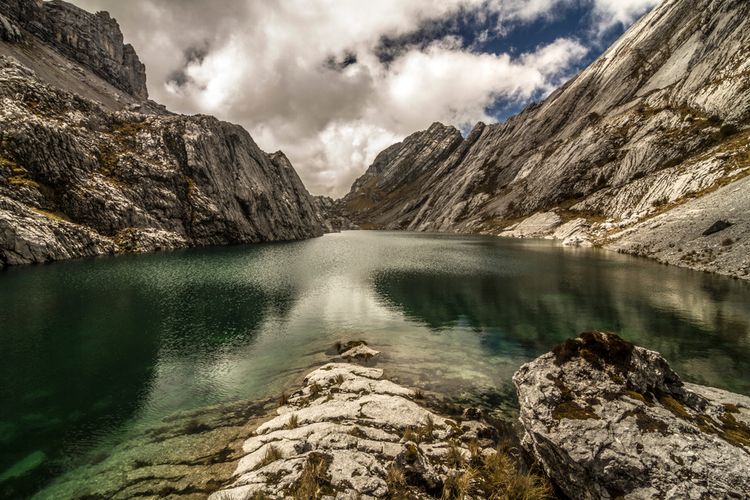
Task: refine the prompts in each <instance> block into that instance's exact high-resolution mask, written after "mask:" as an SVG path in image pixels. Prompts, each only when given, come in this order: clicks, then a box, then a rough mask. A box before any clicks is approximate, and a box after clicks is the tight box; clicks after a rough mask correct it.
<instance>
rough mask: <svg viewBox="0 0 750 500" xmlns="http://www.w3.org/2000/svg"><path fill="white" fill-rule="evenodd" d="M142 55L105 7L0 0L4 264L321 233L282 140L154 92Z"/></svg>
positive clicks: (0, 260)
mask: <svg viewBox="0 0 750 500" xmlns="http://www.w3.org/2000/svg"><path fill="white" fill-rule="evenodd" d="M50 40H53V41H52V42H51V41H50ZM128 47H130V48H128ZM70 51H73V52H76V53H77V57H75V58H71V56H70V55H69V53H70ZM142 69H143V68H142V65H140V60H139V59H138V57H137V54H135V52H134V51H133V50H132V47H131V46H129V45H125V44H124V43H123V38H122V33H121V32H120V29H119V26H118V25H117V22H116V21H114V20H112V19H111V18H110V17H109V15H108V14H106V13H98V14H90V13H87V12H85V11H83V10H81V9H79V8H77V7H75V6H72V5H70V4H67V3H65V2H61V1H59V0H53V1H52V2H44V3H42V2H38V1H36V0H0V101H1V102H2V110H0V125H1V126H0V267H3V266H6V265H16V264H28V263H40V262H48V261H54V260H61V259H69V258H78V257H89V256H96V255H105V254H116V253H124V252H147V251H155V250H167V249H174V248H184V247H192V246H206V245H226V244H236V243H254V242H264V241H287V240H298V239H305V238H312V237H316V236H320V235H322V234H323V233H324V221H323V219H322V218H321V217H322V216H321V212H320V208H319V205H318V203H317V201H316V200H315V199H314V198H313V197H312V196H311V195H310V194H309V192H308V191H307V189H306V188H305V186H304V184H303V183H302V181H301V180H300V178H299V176H298V175H297V172H296V171H295V170H294V168H293V167H292V165H291V163H290V162H289V161H288V159H286V157H285V156H283V154H281V153H277V154H274V155H268V154H266V153H265V152H263V151H262V150H261V149H260V148H259V147H258V146H257V144H255V142H254V141H253V139H252V137H251V136H250V134H249V133H248V132H247V131H246V130H244V129H243V128H242V127H240V126H239V125H233V124H230V123H226V122H222V121H220V120H218V119H216V118H213V117H208V116H202V115H196V116H184V115H178V114H173V113H170V112H168V111H167V110H166V109H165V108H164V107H163V106H160V105H158V104H157V103H154V102H152V101H149V100H147V92H146V90H145V88H146V87H145V71H142Z"/></svg>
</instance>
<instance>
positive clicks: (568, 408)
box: [552, 401, 600, 420]
mask: <svg viewBox="0 0 750 500" xmlns="http://www.w3.org/2000/svg"><path fill="white" fill-rule="evenodd" d="M552 417H553V418H555V419H557V420H562V419H564V418H567V419H569V420H600V417H599V416H598V415H597V414H596V413H595V412H594V410H592V409H591V407H589V406H585V407H584V406H581V405H579V404H578V403H576V402H575V401H563V402H561V403H560V404H558V405H557V406H556V407H555V409H554V410H552Z"/></svg>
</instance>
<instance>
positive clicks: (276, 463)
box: [209, 345, 497, 500]
mask: <svg viewBox="0 0 750 500" xmlns="http://www.w3.org/2000/svg"><path fill="white" fill-rule="evenodd" d="M357 347H365V346H361V345H360V346H356V347H354V349H356V348H357ZM382 376H383V371H382V370H380V369H378V368H372V367H363V366H358V365H353V364H347V363H329V364H327V365H325V366H322V367H320V368H318V369H317V370H315V371H313V372H312V373H310V374H308V375H307V376H306V377H305V380H304V383H303V387H302V388H301V389H300V390H298V391H297V392H296V393H295V394H294V395H292V397H290V398H289V400H288V403H287V404H286V406H284V407H282V408H280V409H279V410H278V416H276V417H275V418H273V419H271V420H269V421H267V422H265V423H264V424H262V425H260V426H259V427H258V428H257V429H256V431H255V433H254V435H253V436H251V437H250V438H249V439H247V440H246V441H245V443H244V444H243V450H244V453H245V456H244V457H243V458H242V459H241V460H240V461H239V464H238V466H237V469H236V470H235V472H234V478H233V481H232V482H231V483H230V484H229V485H228V486H227V487H225V488H224V489H222V490H220V491H218V492H216V493H214V494H213V495H211V496H210V497H209V498H211V499H212V500H218V499H244V498H248V497H252V496H253V495H257V494H262V495H266V496H269V497H271V498H284V497H288V496H289V495H290V494H291V492H294V491H297V490H298V489H299V488H302V487H304V485H305V484H306V483H305V477H307V478H308V479H309V475H310V474H311V471H313V470H315V471H317V472H316V474H317V475H316V476H315V483H316V485H317V487H319V488H321V489H322V491H323V492H324V493H325V494H326V495H329V496H330V497H331V498H333V497H334V496H335V497H336V498H391V497H393V495H394V494H397V493H399V488H404V489H409V488H410V490H409V491H411V496H409V498H428V497H429V495H431V494H436V495H437V496H439V495H440V492H441V491H442V488H443V483H444V481H446V478H447V477H448V476H449V475H450V474H455V473H457V471H459V470H462V467H463V466H462V465H461V464H458V463H454V462H451V461H450V460H448V459H447V457H448V456H449V454H450V453H453V456H454V457H458V458H455V460H456V461H459V462H460V461H463V459H462V458H460V457H462V456H464V455H465V457H466V459H467V462H466V463H468V459H470V458H471V457H472V456H481V453H487V454H494V453H496V452H495V446H496V442H497V440H488V441H486V442H485V446H483V447H482V446H481V445H476V446H479V448H473V449H474V452H473V453H474V455H472V452H470V451H469V445H468V444H466V443H464V442H463V441H462V440H461V436H462V435H463V434H464V431H463V430H462V428H461V427H459V425H458V424H457V423H456V422H454V421H452V420H450V419H446V418H443V417H441V416H439V415H437V414H435V413H432V412H431V411H429V410H427V409H425V408H423V407H422V406H420V405H419V404H418V403H417V402H416V401H415V394H414V392H413V391H411V390H410V389H407V388H405V387H401V386H399V385H397V384H395V383H393V382H391V381H388V380H383V379H382ZM465 424H469V422H465ZM470 424H471V425H472V426H474V427H476V429H478V430H479V432H480V433H482V434H483V435H492V432H493V431H492V430H491V428H490V427H489V426H487V425H486V424H484V423H481V422H470ZM468 442H469V440H468V439H467V443H468ZM472 446H474V445H472ZM451 450H452V451H451ZM394 470H395V471H397V472H396V473H394ZM394 478H395V479H394ZM399 478H400V479H399ZM394 481H396V482H395V483H394ZM420 492H421V493H420Z"/></svg>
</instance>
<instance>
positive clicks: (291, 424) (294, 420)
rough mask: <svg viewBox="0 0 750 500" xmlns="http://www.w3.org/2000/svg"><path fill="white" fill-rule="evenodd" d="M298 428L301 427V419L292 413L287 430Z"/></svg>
mask: <svg viewBox="0 0 750 500" xmlns="http://www.w3.org/2000/svg"><path fill="white" fill-rule="evenodd" d="M297 427H299V417H297V414H296V413H292V414H291V415H290V416H289V420H288V421H287V423H286V428H287V429H296V428H297Z"/></svg>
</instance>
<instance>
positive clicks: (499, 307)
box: [373, 253, 750, 393]
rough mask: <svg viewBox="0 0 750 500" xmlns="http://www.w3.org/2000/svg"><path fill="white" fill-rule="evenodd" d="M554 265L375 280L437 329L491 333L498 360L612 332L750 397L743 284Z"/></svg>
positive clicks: (596, 264) (601, 264)
mask: <svg viewBox="0 0 750 500" xmlns="http://www.w3.org/2000/svg"><path fill="white" fill-rule="evenodd" d="M546 260H547V261H549V260H552V261H555V260H559V261H560V262H557V263H552V264H550V263H549V262H539V267H534V270H533V271H531V272H523V273H521V274H518V275H508V274H504V275H502V276H500V275H497V274H494V273H474V274H452V273H432V272H418V271H402V272H393V271H391V272H387V273H378V274H376V275H375V276H374V279H373V282H374V288H375V290H376V292H377V293H378V295H379V296H380V297H382V298H383V299H384V300H385V301H386V302H387V303H389V304H391V305H393V306H395V307H397V308H398V309H400V310H401V311H402V312H403V313H404V314H405V315H406V316H407V317H408V318H410V319H412V320H416V321H418V322H421V323H423V324H425V325H426V326H428V327H429V328H431V329H433V330H442V329H447V328H453V327H470V328H473V329H475V330H477V331H482V332H484V335H483V336H482V343H483V345H484V347H485V348H486V350H487V351H488V352H489V353H490V354H499V353H503V352H514V351H518V350H519V349H520V350H521V352H522V353H525V355H526V356H525V357H528V358H531V357H533V356H536V355H538V354H540V353H543V352H546V351H547V350H549V348H550V346H552V345H555V344H556V343H558V342H560V341H562V340H564V339H566V338H568V337H570V336H572V335H573V334H575V333H577V332H581V331H585V330H591V329H605V330H611V331H616V332H621V333H622V334H623V335H625V336H626V337H627V338H628V339H630V340H632V341H633V342H636V343H638V344H640V345H644V346H647V347H650V348H652V349H655V350H658V351H660V352H661V353H663V354H664V355H665V356H666V357H667V358H668V359H670V361H671V362H673V363H674V366H675V367H676V368H677V369H678V370H679V371H680V372H681V373H683V374H684V375H685V376H686V377H687V378H688V379H690V380H693V381H697V382H705V383H709V384H711V383H713V384H715V385H723V386H726V387H733V388H734V389H735V390H737V391H739V392H745V393H748V392H750V381H748V380H747V374H748V373H750V362H749V361H748V359H747V357H746V349H747V346H746V343H747V341H748V338H749V336H748V333H749V332H750V328H749V327H748V325H749V324H750V318H749V317H748V316H749V315H750V311H747V310H746V309H744V308H743V307H742V295H741V294H739V293H738V292H739V287H742V286H745V284H744V283H732V282H729V281H728V280H720V279H715V278H713V277H711V276H709V275H703V274H699V273H685V272H684V271H682V272H679V273H670V272H669V270H668V269H662V268H658V267H655V266H651V265H649V266H647V268H645V269H642V270H641V269H637V268H636V269H634V268H629V269H625V268H623V267H621V266H611V265H608V264H606V262H605V261H603V260H602V261H597V260H596V259H593V261H592V262H590V264H591V265H584V264H585V259H580V258H577V260H578V261H582V262H583V264H582V262H571V260H572V259H570V258H569V257H568V258H566V257H565V256H564V254H561V253H557V256H555V255H554V254H553V253H550V254H549V255H547V256H546ZM631 263H632V261H631ZM554 268H557V269H558V270H557V271H556V270H555V269H554ZM654 269H658V270H659V271H660V273H659V275H658V276H651V275H650V273H653V271H654ZM735 285H737V288H735ZM718 297H721V301H717V300H716V299H717V298H718ZM743 344H745V345H743ZM717 379H718V380H720V382H721V383H719V382H717Z"/></svg>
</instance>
